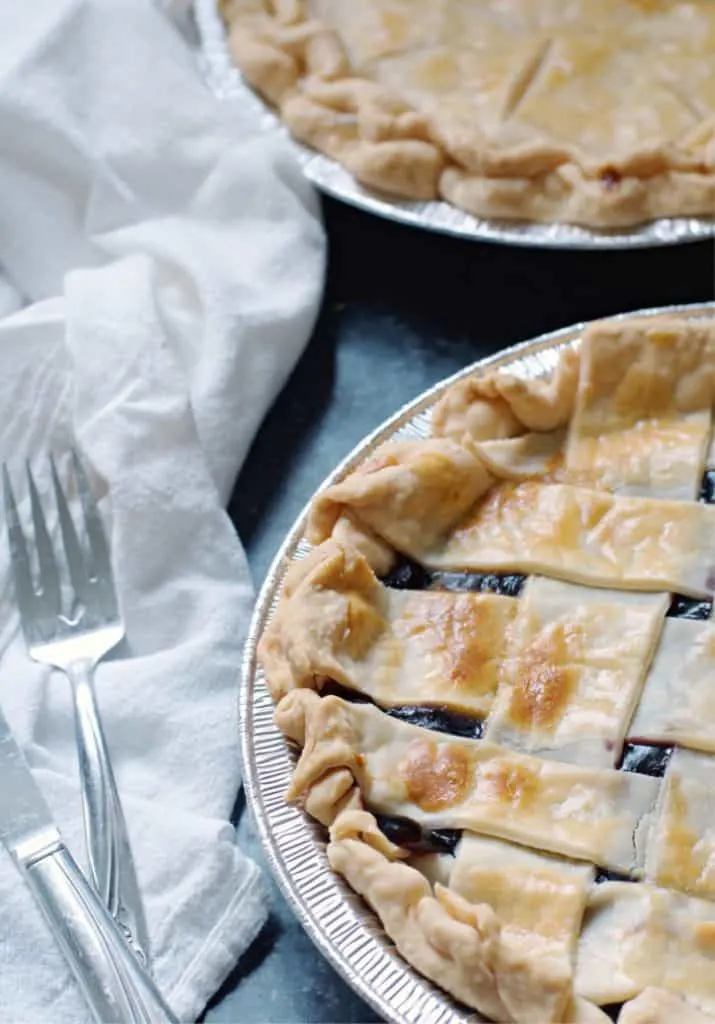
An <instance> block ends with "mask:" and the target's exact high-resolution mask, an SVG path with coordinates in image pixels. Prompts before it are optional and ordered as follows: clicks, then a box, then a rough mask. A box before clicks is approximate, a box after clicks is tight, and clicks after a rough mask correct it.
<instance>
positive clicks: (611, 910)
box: [575, 882, 715, 1012]
mask: <svg viewBox="0 0 715 1024" xmlns="http://www.w3.org/2000/svg"><path fill="white" fill-rule="evenodd" d="M714 953H715V904H713V903H710V902H708V901H706V900H700V899H694V898H693V897H691V896H683V895H682V894H681V893H676V892H671V891H669V890H668V889H661V888H659V887H658V886H655V885H648V884H647V883H638V884H633V883H631V882H605V883H603V884H602V885H598V886H596V887H595V888H594V890H593V893H592V895H591V898H590V901H589V906H588V910H587V912H586V917H585V920H584V926H583V931H582V932H581V938H580V941H579V944H578V952H577V956H576V976H575V989H576V991H577V992H578V993H579V994H580V995H581V996H583V997H584V998H586V999H589V1000H591V1001H592V1002H594V1003H597V1004H598V1005H600V1006H603V1005H607V1004H611V1003H619V1002H625V1001H626V1000H628V999H633V998H634V997H635V996H637V995H638V994H639V993H640V992H641V991H642V990H643V989H644V988H647V987H648V986H651V985H656V986H662V987H663V988H666V989H669V990H671V991H673V992H676V993H681V994H683V995H687V996H688V997H689V998H690V999H692V1000H693V1001H694V1002H696V1003H697V1004H698V1005H699V1006H701V1007H703V1008H704V1009H706V1010H708V1011H709V1012H713V1010H715V973H713V969H712V964H713V955H714Z"/></svg>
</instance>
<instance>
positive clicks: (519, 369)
mask: <svg viewBox="0 0 715 1024" xmlns="http://www.w3.org/2000/svg"><path fill="white" fill-rule="evenodd" d="M663 314H669V315H675V316H678V317H683V318H687V319H690V318H693V319H696V320H697V319H707V320H710V319H712V318H713V317H714V316H715V303H706V304H698V305H690V306H678V307H667V308H660V309H652V310H644V311H639V312H634V313H629V314H627V315H624V316H622V317H613V318H609V320H610V322H613V321H616V322H617V321H618V320H627V319H631V318H633V317H645V318H654V317H658V316H662V315H663ZM586 326H587V325H585V324H577V325H574V326H571V327H567V328H565V329H562V330H559V331H557V332H554V333H551V334H548V335H544V336H541V337H538V338H535V339H533V340H531V341H527V342H524V343H522V344H519V345H517V346H514V347H513V348H510V349H507V350H505V351H503V352H501V353H499V354H498V355H496V356H493V357H490V358H489V359H486V360H482V361H480V362H477V363H474V364H472V365H471V366H467V367H465V368H464V369H463V370H462V371H460V372H459V373H458V374H456V375H454V376H453V377H450V378H448V379H447V380H445V381H442V382H441V383H439V384H437V385H436V386H435V387H433V388H431V389H430V390H428V391H426V392H424V393H423V394H422V395H420V396H419V397H417V398H416V399H415V400H414V401H413V402H410V403H409V404H408V405H406V406H404V407H403V408H402V409H400V410H399V411H398V412H396V413H395V415H394V416H392V417H391V418H390V419H389V420H387V421H386V422H385V423H383V424H382V425H381V426H379V427H378V428H377V429H376V430H375V431H374V432H373V433H372V434H371V435H369V436H368V437H367V438H365V440H364V441H362V442H361V444H359V445H358V446H357V447H356V448H355V449H354V450H353V451H352V452H351V453H350V454H349V456H348V457H347V458H346V459H345V460H344V461H343V462H342V463H341V464H340V465H339V466H338V467H337V468H336V469H335V471H334V472H333V473H332V474H331V475H330V476H329V477H328V479H327V480H326V481H325V482H324V484H323V485H322V487H321V488H320V489H319V490H320V491H322V490H323V489H324V488H325V487H326V486H328V485H332V484H334V483H336V482H338V481H339V480H341V479H343V478H344V477H345V476H347V475H348V474H349V473H350V472H352V471H353V470H354V469H356V468H357V467H358V466H360V465H361V463H363V462H364V461H365V460H366V459H367V458H369V457H370V456H371V455H372V454H373V453H374V452H375V450H376V449H377V448H378V447H379V446H380V445H381V444H383V443H384V442H386V441H390V440H407V439H420V438H424V437H426V436H428V435H429V433H430V415H431V410H432V407H433V406H434V405H435V403H436V402H437V401H438V399H439V398H440V397H441V396H442V394H443V393H444V391H445V390H446V388H448V387H449V386H450V385H452V384H454V383H455V381H458V380H459V379H460V378H462V377H466V376H469V375H473V374H475V372H476V373H481V372H484V371H486V370H489V371H494V370H503V369H508V371H509V372H510V373H511V374H513V375H515V376H517V377H521V378H524V379H534V378H540V377H544V376H546V375H548V374H550V373H551V371H553V369H554V367H555V365H556V363H557V360H558V357H559V354H560V352H561V351H563V350H565V349H566V348H569V347H577V346H578V345H579V344H580V339H581V336H582V334H583V332H584V329H585V327H586ZM316 493H318V492H316ZM312 500H313V499H311V502H309V504H308V506H306V509H305V510H304V511H303V513H302V514H301V515H300V516H299V518H298V519H297V521H296V522H295V524H294V526H293V527H292V529H291V530H290V532H289V534H288V536H287V537H286V539H285V541H284V543H283V545H282V547H281V549H280V551H279V552H278V554H277V556H276V558H275V560H274V562H273V564H272V566H271V568H270V570H269V572H268V575H267V578H266V581H265V583H264V584H263V587H262V589H261V593H260V595H259V598H258V602H257V605H256V610H255V613H254V616H253V619H252V622H251V626H250V630H249V635H248V640H247V643H246V648H245V655H244V663H243V680H242V687H241V693H240V733H241V735H240V740H241V750H242V761H243V779H244V784H245V787H246V793H247V798H248V801H249V803H250V805H251V807H252V810H253V814H254V816H255V822H256V827H257V831H258V834H259V836H260V839H261V842H262V845H263V848H264V852H265V854H266V857H267V859H268V862H269V864H270V867H271V869H272V871H273V873H274V875H275V877H276V879H277V881H278V884H279V886H280V888H281V890H282V891H283V894H284V895H285V897H286V899H287V901H288V902H289V904H290V905H291V907H292V908H293V910H294V911H295V913H296V914H297V916H298V917H299V919H300V921H301V923H302V925H303V927H304V928H305V930H306V931H307V932H308V934H309V935H310V937H311V939H312V940H313V941H314V942H315V944H316V945H317V946H318V948H319V949H320V951H321V952H322V953H323V955H324V956H325V957H326V958H327V959H328V960H329V961H330V962H331V964H332V965H333V966H334V967H335V968H336V969H337V971H338V972H339V973H340V974H341V975H342V976H343V977H344V978H345V979H346V981H347V982H348V983H349V984H350V985H351V986H352V987H353V988H354V989H355V990H356V991H357V992H358V993H359V994H360V996H362V998H363V999H365V1000H366V1001H367V1002H368V1003H370V1004H371V1005H372V1006H373V1007H374V1008H375V1010H376V1011H377V1012H378V1013H379V1014H380V1015H381V1016H382V1017H384V1018H385V1019H386V1020H390V1021H395V1022H399V1024H406V1022H408V1021H417V1020H429V1021H430V1022H440V1024H447V1022H450V1024H452V1022H453V1024H456V1022H458V1021H466V1020H470V1021H477V1020H485V1019H486V1018H483V1017H480V1016H479V1015H478V1014H475V1013H474V1011H471V1010H468V1009H467V1008H465V1007H463V1006H461V1005H459V1004H458V1003H456V1002H455V1001H454V1000H453V999H451V998H450V997H449V996H448V995H447V994H446V993H444V992H442V991H441V990H440V989H439V988H438V987H437V986H435V985H433V984H432V983H431V982H429V981H428V980H426V979H425V978H424V977H422V976H421V975H420V974H419V973H418V972H417V971H415V970H414V969H413V968H412V967H411V966H410V965H409V964H408V963H407V962H405V961H404V960H403V959H402V958H401V957H400V956H399V954H398V953H397V952H396V950H395V948H394V945H393V943H392V942H391V941H390V940H389V939H388V937H387V936H386V935H385V934H384V933H383V931H382V928H381V925H380V923H379V921H378V919H377V917H376V916H375V915H374V914H373V913H372V912H371V911H370V910H369V908H368V907H367V905H366V904H365V903H364V902H363V901H362V900H361V899H360V898H359V897H358V896H357V895H356V894H355V893H353V892H352V891H351V890H350V889H349V888H348V886H347V884H346V883H345V882H344V881H343V879H342V878H341V877H339V876H338V875H337V874H335V873H334V872H333V871H332V870H331V869H330V867H329V865H328V861H327V857H326V853H325V848H326V840H327V833H326V830H325V829H323V828H322V827H321V826H319V825H318V824H317V823H316V822H314V821H313V820H311V819H310V818H309V817H308V815H307V814H306V813H305V812H304V811H303V810H302V809H300V808H299V807H296V806H290V805H288V804H287V803H286V801H285V793H286V791H287V789H288V787H289V784H290V781H291V776H292V773H293V769H294V766H295V762H296V751H295V750H294V749H292V748H291V745H290V744H289V743H288V742H287V741H286V739H285V737H284V736H283V735H282V733H281V732H280V731H279V730H278V728H277V726H276V725H275V724H274V709H275V705H274V702H273V700H272V698H271V696H270V694H269V692H268V689H267V687H266V684H265V680H264V677H263V672H262V669H261V668H260V666H259V664H258V660H257V645H258V642H259V640H260V638H261V635H262V633H263V631H264V629H265V628H266V625H267V624H268V622H270V620H271V618H272V616H273V614H274V612H275V608H276V604H277V601H278V598H279V596H280V592H281V587H282V583H283V580H284V577H285V574H286V572H287V570H288V569H289V568H290V566H291V565H292V564H293V563H294V562H295V561H297V560H299V559H301V558H304V557H305V556H306V554H307V553H308V552H309V551H310V550H311V545H310V544H309V542H308V541H307V539H306V538H305V528H306V517H307V511H308V507H309V506H310V504H311V503H312ZM706 500H708V501H709V500H710V498H707V497H706ZM515 579H516V582H514V580H515ZM511 581H512V582H510V583H509V584H508V586H509V587H510V588H512V589H511V590H507V591H506V592H507V593H515V592H516V590H515V589H513V588H515V587H516V588H518V578H513V577H512V578H511ZM397 585H399V581H398V583H397ZM408 585H411V584H409V583H408ZM669 614H676V615H683V614H685V616H686V617H697V616H696V614H693V615H691V614H690V613H689V612H685V613H683V612H682V611H678V610H675V611H673V610H672V609H671V612H670V613H669ZM400 717H406V716H404V715H403V716H400ZM415 724H419V722H415ZM437 728H439V726H437ZM651 749H652V748H651ZM635 770H637V771H643V772H644V773H645V774H655V772H651V771H650V770H649V768H648V767H647V766H646V767H642V768H636V769H635ZM438 839H439V841H440V842H444V844H445V847H446V848H448V847H449V844H450V837H449V836H442V837H438Z"/></svg>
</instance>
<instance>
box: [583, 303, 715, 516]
mask: <svg viewBox="0 0 715 1024" xmlns="http://www.w3.org/2000/svg"><path fill="white" fill-rule="evenodd" d="M714 395H715V327H713V325H712V324H711V323H704V324H703V323H699V322H697V321H692V322H691V323H689V324H683V323H682V322H679V321H675V322H674V321H669V320H662V321H659V320H653V319H651V320H642V321H638V320H634V321H631V322H630V323H626V324H620V323H610V324H609V323H606V324H596V325H595V326H593V327H591V328H589V330H587V331H586V334H585V336H584V340H583V345H582V351H581V375H580V380H579V392H578V400H577V403H576V409H575V412H574V416H573V419H572V421H571V431H570V436H569V445H568V454H567V461H566V464H567V468H568V470H569V472H570V474H571V476H572V479H579V480H581V481H586V480H588V481H592V482H593V483H594V484H596V485H597V486H599V487H603V488H604V489H605V490H608V491H614V492H616V493H619V494H631V495H644V496H650V497H657V498H668V499H678V500H684V501H694V500H695V499H696V498H697V496H698V494H699V492H700V481H701V478H702V475H703V467H704V463H705V456H706V450H707V447H708V444H709V440H710V432H711V409H712V404H713V397H714Z"/></svg>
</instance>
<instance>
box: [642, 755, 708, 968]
mask: <svg viewBox="0 0 715 1024" xmlns="http://www.w3.org/2000/svg"><path fill="white" fill-rule="evenodd" d="M647 872H648V877H649V878H651V879H652V880H653V881H654V882H657V883H658V884H659V885H664V886H667V887H668V888H670V889H679V890H680V891H681V892H687V893H691V894H692V895H694V896H703V897H706V898H707V899H713V898H715V760H713V758H712V757H706V756H705V755H704V754H695V753H693V752H692V751H690V750H675V751H674V752H673V755H672V757H671V759H670V762H669V763H668V768H667V770H666V773H665V780H664V783H663V788H662V793H661V801H660V807H659V810H658V815H657V819H656V824H655V827H654V829H653V833H652V835H651V839H650V842H649V844H648V854H647ZM713 952H715V925H714V926H713Z"/></svg>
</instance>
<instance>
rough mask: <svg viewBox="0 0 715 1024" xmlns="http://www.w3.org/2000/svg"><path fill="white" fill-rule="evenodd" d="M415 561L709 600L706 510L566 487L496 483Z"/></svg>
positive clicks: (713, 561)
mask: <svg viewBox="0 0 715 1024" xmlns="http://www.w3.org/2000/svg"><path fill="white" fill-rule="evenodd" d="M408 553H409V554H412V552H408ZM421 560H422V561H423V562H424V564H425V565H427V566H430V567H433V568H441V569H473V570H480V571H488V572H537V573H543V574H544V575H546V576H554V577H556V578H558V579H564V580H569V581H572V582H576V583H585V584H587V585H591V586H597V587H615V588H622V589H624V590H655V591H663V590H673V591H676V592H678V593H682V594H688V595H691V596H692V597H708V596H709V595H711V594H712V592H713V588H714V587H715V508H712V507H709V506H706V505H698V504H696V503H695V502H692V503H689V502H675V501H672V502H671V501H655V500H650V499H647V498H616V497H614V496H612V495H610V494H605V493H601V492H599V491H592V490H587V489H586V488H580V487H572V486H569V485H567V484H543V483H524V484H518V485H509V484H504V485H501V486H499V487H495V488H493V489H492V490H491V491H490V493H489V494H488V495H487V496H486V497H485V498H484V499H483V500H482V501H479V502H477V504H476V505H475V507H474V509H473V510H472V511H471V512H469V513H468V515H467V516H466V517H465V518H464V519H463V520H462V522H461V523H459V525H458V526H456V527H455V528H454V529H453V530H452V532H451V533H450V535H449V537H448V538H447V540H446V541H445V542H443V543H442V544H440V545H439V546H434V547H432V548H431V549H429V550H427V551H424V552H423V553H422V555H421Z"/></svg>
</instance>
